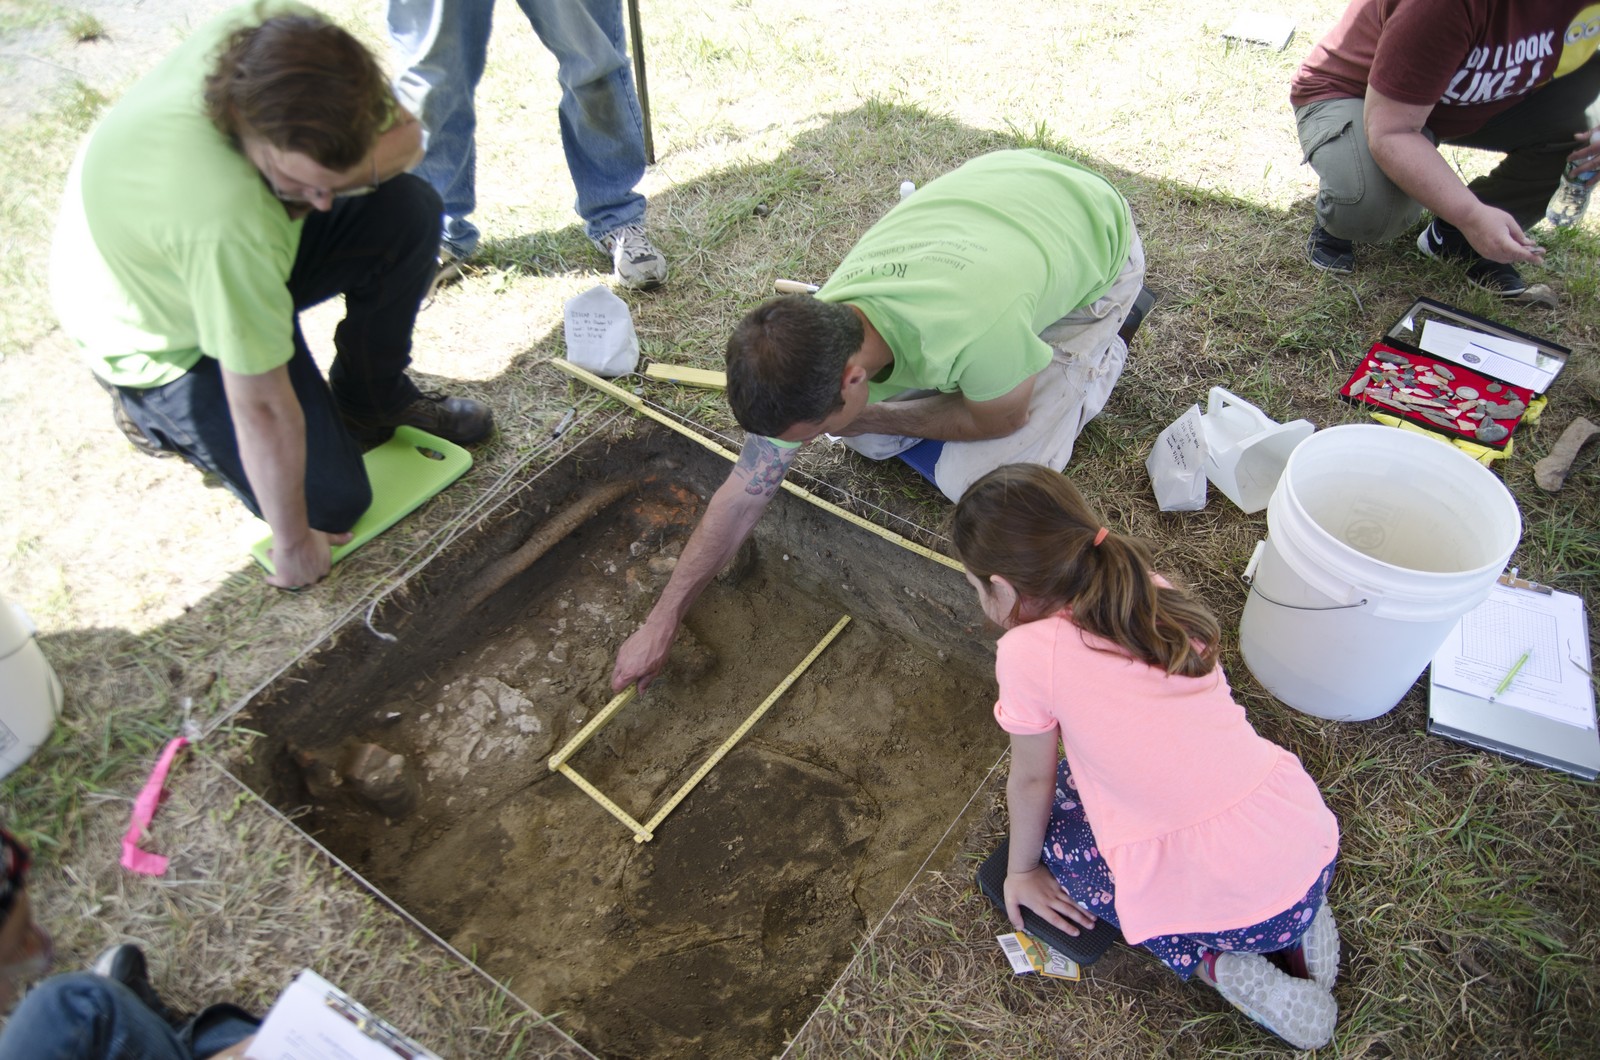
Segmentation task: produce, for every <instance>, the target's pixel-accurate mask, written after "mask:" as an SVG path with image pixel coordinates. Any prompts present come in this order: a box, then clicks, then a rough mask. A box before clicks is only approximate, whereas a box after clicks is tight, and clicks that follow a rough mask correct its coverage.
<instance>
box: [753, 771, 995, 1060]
mask: <svg viewBox="0 0 1600 1060" xmlns="http://www.w3.org/2000/svg"><path fill="white" fill-rule="evenodd" d="M1010 753H1011V752H1010V750H1009V749H1007V750H1005V751H1001V752H1000V757H999V758H996V759H995V760H994V765H992V766H990V767H989V772H987V773H985V774H984V775H983V780H982V781H981V782H980V783H979V784H978V786H977V787H976V788H974V789H973V790H972V794H971V795H970V796H968V797H967V802H966V805H965V806H963V807H961V811H960V812H959V813H957V814H956V815H955V817H953V818H951V820H950V825H949V827H947V828H946V829H945V830H944V834H943V835H941V836H940V837H939V841H938V842H937V843H935V844H933V846H931V847H929V848H928V853H927V855H926V856H925V857H923V859H922V864H920V865H918V866H917V871H916V872H913V873H912V874H911V878H910V879H909V880H907V881H906V885H905V887H904V888H902V889H901V891H900V893H899V894H898V895H896V896H895V899H894V901H893V902H891V903H889V908H888V909H887V910H885V911H884V914H883V915H882V916H881V917H879V918H878V922H877V923H876V924H874V925H872V930H871V931H869V932H867V936H866V938H864V939H862V940H861V943H860V945H858V946H857V947H856V955H855V956H854V957H852V958H851V959H850V963H849V964H847V965H845V966H844V971H842V972H840V973H839V977H838V978H837V979H835V980H834V981H833V985H832V986H830V987H828V990H827V992H826V993H824V994H823V995H822V1001H821V1002H818V1004H817V1006H816V1007H815V1008H813V1009H812V1010H811V1015H809V1016H807V1017H806V1021H805V1022H804V1023H802V1024H800V1029H799V1030H797V1031H795V1032H794V1037H792V1038H790V1039H789V1044H788V1045H786V1046H784V1049H783V1052H782V1053H780V1054H779V1060H783V1057H786V1056H788V1055H789V1054H790V1053H791V1052H792V1051H793V1050H794V1043H795V1042H798V1041H799V1040H800V1036H801V1035H803V1034H805V1032H806V1028H807V1027H809V1026H811V1021H812V1020H814V1019H816V1018H817V1013H819V1012H821V1011H822V1007H823V1005H824V1004H825V1003H826V1002H827V999H828V998H830V997H832V996H833V993H834V991H836V990H838V989H839V984H841V983H843V982H844V981H845V979H847V978H848V977H849V976H850V973H851V972H853V971H855V969H856V967H857V966H858V965H859V964H861V963H862V962H863V961H864V960H866V958H867V949H868V947H870V946H871V945H872V943H873V942H874V941H875V940H876V939H877V937H878V933H879V932H880V931H882V930H883V925H885V924H887V923H888V922H889V917H890V916H892V915H893V914H894V911H895V910H896V909H898V908H899V907H900V903H901V902H903V901H905V900H906V895H908V894H910V893H911V888H912V887H914V886H916V883H917V880H918V879H919V878H921V876H922V874H923V872H924V871H926V869H927V868H928V863H929V862H930V861H932V860H933V855H934V854H936V853H938V852H939V849H940V848H941V847H943V846H944V841H945V840H946V839H949V838H950V833H951V832H953V831H955V828H956V825H958V824H960V823H961V821H962V819H963V818H964V817H966V815H967V811H968V810H970V809H972V804H973V803H974V802H976V801H977V799H978V796H979V795H982V794H983V793H984V791H986V790H987V789H988V787H989V781H990V779H992V778H993V777H994V774H995V770H997V769H999V768H1000V763H1002V762H1004V761H1005V760H1006V755H1008V754H1010Z"/></svg>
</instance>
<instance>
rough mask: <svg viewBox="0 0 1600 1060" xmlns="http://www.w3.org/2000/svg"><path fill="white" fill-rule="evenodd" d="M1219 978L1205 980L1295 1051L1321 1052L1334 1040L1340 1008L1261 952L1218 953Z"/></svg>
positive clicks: (1329, 996) (1214, 967)
mask: <svg viewBox="0 0 1600 1060" xmlns="http://www.w3.org/2000/svg"><path fill="white" fill-rule="evenodd" d="M1210 970H1211V972H1212V974H1214V975H1215V978H1214V979H1213V978H1212V977H1211V975H1206V974H1205V969H1204V967H1202V976H1201V977H1202V978H1204V979H1205V980H1206V981H1207V982H1210V983H1211V985H1212V986H1214V987H1216V988H1217V993H1219V994H1221V995H1222V996H1223V997H1225V998H1227V999H1228V1001H1229V1002H1230V1003H1231V1004H1232V1005H1233V1007H1234V1008H1237V1009H1238V1010H1239V1011H1240V1012H1243V1013H1244V1014H1245V1015H1246V1016H1249V1017H1250V1018H1251V1019H1253V1020H1255V1021H1256V1022H1257V1023H1259V1024H1260V1025H1261V1026H1263V1027H1265V1028H1266V1029H1267V1030H1269V1031H1271V1032H1272V1033H1273V1034H1276V1035H1277V1036H1278V1037H1280V1038H1282V1039H1283V1040H1284V1041H1286V1042H1288V1043H1289V1044H1290V1045H1292V1046H1294V1047H1295V1048H1297V1049H1319V1048H1321V1047H1322V1046H1324V1045H1327V1044H1328V1043H1329V1042H1331V1041H1332V1040H1333V1027H1334V1024H1335V1023H1337V1022H1338V1019H1339V1005H1338V1002H1336V1001H1334V1000H1333V995H1332V994H1330V993H1329V992H1328V991H1327V990H1324V989H1323V988H1322V986H1321V984H1319V983H1317V982H1316V981H1315V980H1312V979H1296V978H1294V977H1293V976H1291V975H1290V974H1289V973H1288V972H1285V971H1283V970H1281V969H1279V968H1277V967H1274V966H1273V964H1272V962H1271V961H1269V960H1267V959H1266V958H1265V957H1263V956H1262V955H1261V954H1259V953H1219V954H1217V956H1216V961H1215V963H1214V964H1213V965H1212V966H1211V969H1210Z"/></svg>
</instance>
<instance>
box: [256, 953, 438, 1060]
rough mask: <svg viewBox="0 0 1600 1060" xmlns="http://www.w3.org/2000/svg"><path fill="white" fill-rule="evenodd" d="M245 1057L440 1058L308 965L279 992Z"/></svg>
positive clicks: (326, 1059) (321, 1059)
mask: <svg viewBox="0 0 1600 1060" xmlns="http://www.w3.org/2000/svg"><path fill="white" fill-rule="evenodd" d="M246 1056H248V1057H252V1058H262V1060H277V1058H279V1057H293V1058H294V1060H440V1057H439V1055H438V1054H437V1053H434V1052H432V1051H430V1050H428V1049H425V1048H423V1047H422V1046H420V1045H418V1044H417V1043H416V1042H414V1041H412V1040H411V1039H410V1038H408V1037H406V1036H405V1035H404V1034H401V1033H400V1032H399V1031H398V1030H396V1029H395V1028H394V1025H393V1024H391V1023H389V1022H388V1021H387V1020H384V1019H381V1018H379V1017H378V1016H375V1015H373V1014H372V1013H371V1012H370V1011H369V1010H368V1009H367V1008H366V1006H364V1005H362V1004H361V1003H360V1002H358V1001H355V1000H354V999H352V998H351V997H350V995H349V994H346V993H345V992H344V991H343V990H340V989H339V988H338V987H336V986H334V985H333V984H332V983H330V982H328V981H327V980H326V979H324V978H322V976H320V975H318V974H317V973H316V972H313V971H312V970H311V969H310V968H306V969H304V970H303V971H301V973H300V974H299V975H297V976H295V978H294V982H292V983H290V984H289V985H288V987H286V988H285V989H284V991H283V993H281V994H279V995H278V1000H276V1001H274V1002H273V1003H272V1008H271V1009H270V1010H269V1011H268V1012H267V1016H266V1019H264V1020H262V1021H261V1026H260V1028H259V1029H258V1030H257V1031H256V1034H255V1040H254V1041H252V1042H251V1043H250V1048H249V1051H248V1052H247V1053H246Z"/></svg>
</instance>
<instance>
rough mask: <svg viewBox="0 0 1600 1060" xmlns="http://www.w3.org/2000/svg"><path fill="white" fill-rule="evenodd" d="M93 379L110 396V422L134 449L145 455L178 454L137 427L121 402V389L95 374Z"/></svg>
mask: <svg viewBox="0 0 1600 1060" xmlns="http://www.w3.org/2000/svg"><path fill="white" fill-rule="evenodd" d="M94 381H95V382H96V383H99V384H100V389H101V390H104V391H105V392H106V394H108V395H109V396H110V398H111V422H113V423H115V424H116V425H117V430H119V431H121V432H122V436H123V437H124V438H126V439H128V441H129V442H131V443H132V444H133V447H134V448H135V449H137V450H139V452H141V453H143V454H145V455H146V456H156V457H162V456H177V455H178V454H176V453H174V452H173V451H172V450H171V449H163V448H162V447H161V443H160V442H157V441H156V440H155V439H154V438H152V437H150V436H149V435H148V434H145V433H144V431H142V430H140V429H139V425H138V424H136V423H134V422H133V418H132V417H131V416H129V415H128V408H127V406H126V405H124V404H123V403H122V391H120V390H118V389H117V388H116V387H114V386H112V385H111V384H110V383H108V382H106V381H105V380H104V379H101V378H100V377H99V376H95V377H94Z"/></svg>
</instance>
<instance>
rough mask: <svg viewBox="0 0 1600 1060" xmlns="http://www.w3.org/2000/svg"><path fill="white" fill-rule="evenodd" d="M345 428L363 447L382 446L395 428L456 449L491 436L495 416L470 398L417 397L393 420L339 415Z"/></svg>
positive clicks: (487, 407)
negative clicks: (412, 429) (413, 431)
mask: <svg viewBox="0 0 1600 1060" xmlns="http://www.w3.org/2000/svg"><path fill="white" fill-rule="evenodd" d="M341 415H342V416H343V418H344V425H345V426H346V427H347V428H349V430H350V433H351V434H352V435H354V436H355V438H356V441H358V442H360V443H362V444H363V445H368V446H371V445H381V444H382V443H384V442H386V441H388V440H389V439H390V438H391V437H392V436H393V435H394V429H395V428H396V427H402V426H404V427H415V428H417V429H418V430H422V431H427V432H428V433H429V434H432V435H435V436H437V437H439V438H443V439H444V440H445V441H447V442H455V443H456V444H457V445H476V444H477V443H479V442H481V441H483V440H484V439H485V438H487V437H489V435H491V434H493V433H494V413H493V412H491V411H489V406H487V405H485V404H483V402H481V401H474V400H472V399H471V398H461V397H447V396H445V395H444V394H438V393H423V394H419V395H418V396H417V398H416V400H415V401H413V402H411V404H409V405H407V406H406V407H405V408H403V409H401V410H400V411H399V412H397V413H395V414H394V415H392V416H387V417H381V418H379V417H371V416H356V415H352V414H351V413H348V412H342V413H341Z"/></svg>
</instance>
